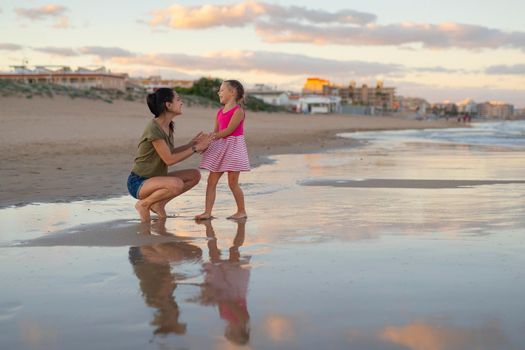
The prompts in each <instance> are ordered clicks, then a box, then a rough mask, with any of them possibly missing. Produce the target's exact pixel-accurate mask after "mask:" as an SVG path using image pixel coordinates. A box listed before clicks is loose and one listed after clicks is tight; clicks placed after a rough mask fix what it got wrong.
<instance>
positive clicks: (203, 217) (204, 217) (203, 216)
mask: <svg viewBox="0 0 525 350" xmlns="http://www.w3.org/2000/svg"><path fill="white" fill-rule="evenodd" d="M211 218H213V216H211V214H208V213H206V212H204V213H202V214H200V215H195V220H209V219H211Z"/></svg>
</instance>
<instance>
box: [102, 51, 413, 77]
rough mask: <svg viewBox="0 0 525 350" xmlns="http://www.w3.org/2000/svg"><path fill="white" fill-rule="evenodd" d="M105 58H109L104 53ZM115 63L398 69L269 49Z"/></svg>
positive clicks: (296, 71) (302, 70) (303, 71)
mask: <svg viewBox="0 0 525 350" xmlns="http://www.w3.org/2000/svg"><path fill="white" fill-rule="evenodd" d="M106 58H109V57H107V56H106ZM113 60H114V61H115V62H117V63H119V64H128V65H136V64H138V65H146V66H160V67H171V68H175V69H183V70H189V71H212V70H233V71H241V72H244V71H250V72H259V73H269V74H278V75H290V76H293V75H330V76H372V75H378V74H389V73H395V72H399V71H402V70H403V69H404V67H403V66H402V65H397V64H384V63H374V62H364V61H340V60H333V59H324V58H316V57H311V56H305V55H298V54H287V53H277V52H270V51H230V52H227V53H224V52H220V53H214V54H211V55H208V56H195V55H187V54H171V53H164V54H162V53H161V54H147V55H143V54H140V55H139V54H137V55H135V56H132V55H130V56H127V57H125V56H119V57H113Z"/></svg>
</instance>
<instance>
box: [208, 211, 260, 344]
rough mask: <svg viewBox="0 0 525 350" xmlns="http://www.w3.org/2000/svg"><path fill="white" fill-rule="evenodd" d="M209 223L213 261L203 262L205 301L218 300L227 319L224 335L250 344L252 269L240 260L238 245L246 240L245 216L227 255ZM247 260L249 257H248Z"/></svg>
mask: <svg viewBox="0 0 525 350" xmlns="http://www.w3.org/2000/svg"><path fill="white" fill-rule="evenodd" d="M203 223H204V225H206V235H207V236H208V237H209V238H212V239H210V240H209V241H208V248H209V254H210V262H208V263H205V264H204V266H203V267H204V271H205V274H206V276H205V287H204V289H205V290H204V291H203V296H202V299H203V300H202V301H203V302H204V303H211V304H217V305H218V307H219V315H220V317H221V318H222V319H223V320H225V321H227V322H228V325H227V326H226V330H225V333H224V335H225V337H226V338H227V339H228V340H230V341H231V342H233V343H236V344H247V343H248V341H249V339H250V330H249V320H250V315H249V313H248V306H247V301H246V296H247V294H248V282H249V279H250V270H249V269H248V268H247V267H246V264H243V263H242V262H240V255H239V247H240V246H242V244H243V243H244V236H245V225H246V220H239V221H238V223H237V235H236V236H235V239H234V240H233V245H232V247H231V248H230V250H229V257H228V259H221V252H220V250H219V248H218V247H217V239H216V236H215V232H214V231H213V227H212V225H211V221H209V220H208V221H205V222H203ZM245 262H246V261H245Z"/></svg>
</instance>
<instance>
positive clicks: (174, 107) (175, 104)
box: [166, 93, 182, 115]
mask: <svg viewBox="0 0 525 350" xmlns="http://www.w3.org/2000/svg"><path fill="white" fill-rule="evenodd" d="M166 107H167V110H168V111H170V112H173V113H175V114H176V115H179V114H182V100H181V98H180V96H179V95H178V94H177V93H175V96H173V100H172V101H171V102H167V103H166Z"/></svg>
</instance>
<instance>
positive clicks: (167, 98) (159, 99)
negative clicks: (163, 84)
mask: <svg viewBox="0 0 525 350" xmlns="http://www.w3.org/2000/svg"><path fill="white" fill-rule="evenodd" d="M174 97H175V93H174V92H173V90H172V89H170V88H159V89H157V90H155V92H153V93H151V94H148V97H147V98H146V102H147V103H148V107H149V110H150V111H151V113H153V115H154V116H155V118H157V117H158V116H159V115H161V114H162V113H164V112H166V102H172V101H173V98H174ZM173 128H174V127H173V122H171V123H170V129H171V131H173Z"/></svg>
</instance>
